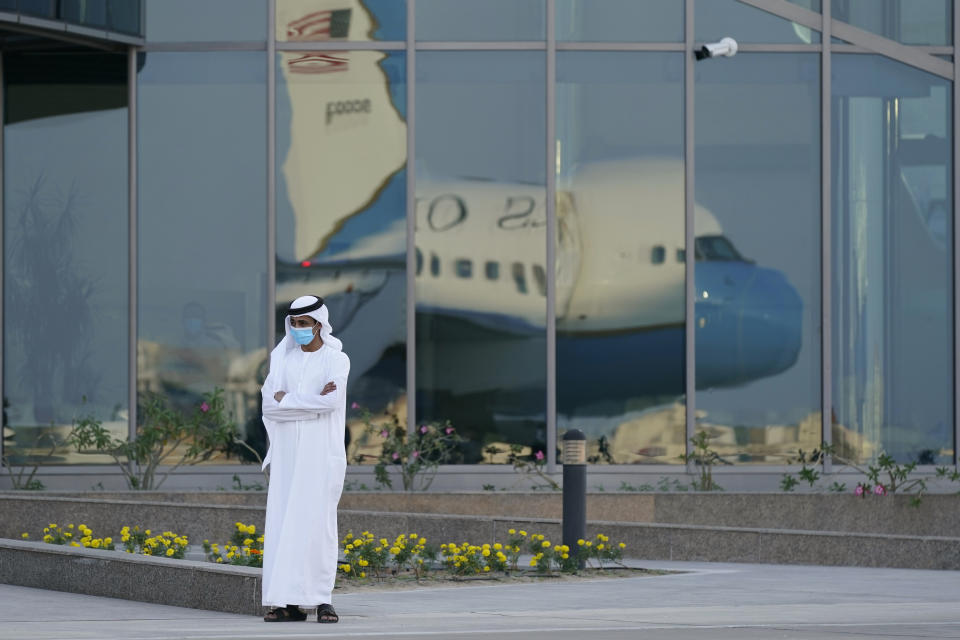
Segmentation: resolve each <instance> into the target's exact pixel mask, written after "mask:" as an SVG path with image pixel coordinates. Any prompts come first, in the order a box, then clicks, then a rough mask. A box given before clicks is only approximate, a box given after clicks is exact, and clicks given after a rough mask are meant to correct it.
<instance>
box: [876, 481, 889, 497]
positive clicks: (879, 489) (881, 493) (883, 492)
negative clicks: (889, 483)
mask: <svg viewBox="0 0 960 640" xmlns="http://www.w3.org/2000/svg"><path fill="white" fill-rule="evenodd" d="M873 492H874V493H875V494H877V495H878V496H885V495H887V490H886V489H884V488H883V485H882V484H878V485H877V486H875V487H874V488H873Z"/></svg>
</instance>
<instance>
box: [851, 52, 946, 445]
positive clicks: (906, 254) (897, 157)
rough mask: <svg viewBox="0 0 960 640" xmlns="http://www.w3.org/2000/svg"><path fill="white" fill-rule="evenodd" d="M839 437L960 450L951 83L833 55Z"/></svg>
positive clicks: (887, 63) (873, 59)
mask: <svg viewBox="0 0 960 640" xmlns="http://www.w3.org/2000/svg"><path fill="white" fill-rule="evenodd" d="M832 83H833V131H834V136H833V151H832V153H833V156H832V157H833V170H834V171H833V185H834V187H833V189H834V190H833V193H834V201H833V313H832V316H833V442H834V444H836V445H837V446H838V447H840V449H841V453H842V454H843V456H844V457H846V458H848V459H853V460H867V459H870V458H872V457H873V456H875V455H877V454H878V453H879V452H880V451H886V452H887V453H889V454H890V455H893V456H895V457H896V458H897V459H898V460H901V461H903V462H907V461H910V460H915V461H918V462H920V463H921V464H930V463H934V462H936V463H941V462H944V463H949V462H950V461H951V460H952V459H953V448H952V447H953V408H952V401H953V395H952V394H953V389H954V386H953V358H952V356H951V354H952V352H953V349H952V348H951V346H952V345H953V314H952V313H951V310H952V309H953V302H952V299H953V298H952V266H951V265H952V248H951V247H952V244H953V243H952V238H953V231H952V228H953V227H952V220H953V215H952V213H953V207H952V202H953V187H952V182H953V167H952V163H951V144H952V140H953V131H952V128H951V118H952V104H951V93H952V90H953V89H952V85H951V83H950V82H948V81H947V80H944V79H942V78H938V77H936V76H933V75H930V74H928V73H925V72H923V71H920V70H918V69H915V68H913V67H908V66H906V65H904V64H901V63H899V62H894V61H892V60H889V59H887V58H883V57H881V56H876V55H839V54H838V55H835V56H834V57H833V78H832Z"/></svg>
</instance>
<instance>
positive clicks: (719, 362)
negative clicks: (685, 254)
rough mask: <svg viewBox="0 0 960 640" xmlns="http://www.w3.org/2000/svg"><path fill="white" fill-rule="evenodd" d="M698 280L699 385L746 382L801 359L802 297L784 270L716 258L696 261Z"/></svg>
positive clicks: (697, 346)
mask: <svg viewBox="0 0 960 640" xmlns="http://www.w3.org/2000/svg"><path fill="white" fill-rule="evenodd" d="M697 281H698V293H697V304H696V316H697V318H696V323H697V324H696V353H697V370H696V378H697V388H698V389H703V388H710V387H728V386H736V385H739V384H745V383H746V382H749V381H750V380H756V379H757V378H762V377H767V376H772V375H776V374H778V373H781V372H783V371H785V370H787V369H788V368H790V367H791V366H792V365H793V364H794V363H795V362H796V361H797V356H798V355H799V353H800V343H801V335H802V331H801V328H802V327H801V325H802V315H803V301H802V300H801V299H800V296H799V295H798V294H797V292H796V290H795V289H794V288H793V287H792V286H791V285H790V283H789V282H787V279H786V277H784V275H783V274H782V273H780V272H779V271H775V270H773V269H764V268H761V267H757V266H755V265H746V264H742V263H740V264H726V265H723V264H717V263H714V264H704V265H703V266H702V267H701V266H700V265H698V268H697ZM701 285H702V286H701Z"/></svg>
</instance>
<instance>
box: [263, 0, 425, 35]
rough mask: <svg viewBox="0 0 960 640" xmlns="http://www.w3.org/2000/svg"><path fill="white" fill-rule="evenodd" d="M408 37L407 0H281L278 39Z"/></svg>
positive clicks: (278, 9) (278, 16) (278, 6)
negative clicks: (332, 0)
mask: <svg viewBox="0 0 960 640" xmlns="http://www.w3.org/2000/svg"><path fill="white" fill-rule="evenodd" d="M406 37H407V3H406V1H405V0H335V1H334V2H330V0H326V1H323V0H321V1H320V2H318V1H317V0H277V41H278V42H322V41H325V40H352V41H354V42H357V41H368V40H405V39H406Z"/></svg>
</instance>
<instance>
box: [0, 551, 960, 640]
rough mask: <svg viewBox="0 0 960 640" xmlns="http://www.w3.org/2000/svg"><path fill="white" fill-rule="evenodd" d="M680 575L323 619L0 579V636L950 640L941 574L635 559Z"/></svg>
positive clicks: (515, 587) (485, 590)
mask: <svg viewBox="0 0 960 640" xmlns="http://www.w3.org/2000/svg"><path fill="white" fill-rule="evenodd" d="M642 565H643V566H645V567H648V568H656V569H675V570H680V571H685V572H686V573H681V574H672V575H665V576H652V577H636V578H623V579H608V578H604V579H596V580H589V581H588V580H582V581H567V582H557V583H551V582H549V581H544V582H540V583H512V584H482V585H478V586H453V587H442V588H437V587H430V588H419V589H409V590H378V591H361V592H354V593H345V594H335V595H334V605H335V606H336V608H337V611H338V612H339V613H340V615H341V621H340V623H339V624H336V625H319V624H317V623H316V622H313V621H311V622H300V623H280V624H268V623H264V622H262V621H261V620H260V619H259V618H256V617H252V616H241V615H234V614H225V613H211V612H207V611H199V610H193V609H180V608H176V607H169V606H163V605H152V604H143V603H137V602H130V601H124V600H112V599H109V598H98V597H93V596H83V595H76V594H69V593H59V592H52V591H42V590H36V589H28V588H24V587H12V586H8V585H0V638H2V639H4V640H89V639H97V640H114V639H121V638H122V639H129V640H161V639H162V640H168V639H174V638H176V639H182V640H227V639H234V638H237V639H239V638H249V639H258V640H259V639H264V640H267V639H273V638H316V637H327V636H338V637H370V638H379V639H384V640H399V639H400V638H404V639H406V638H410V637H425V638H437V639H443V638H451V639H454V638H456V639H464V640H467V639H476V640H484V639H485V638H490V639H493V638H496V637H497V636H503V637H505V638H508V639H509V638H514V637H516V638H518V640H519V638H521V637H522V638H523V640H531V639H535V640H540V639H541V638H542V639H544V640H546V639H547V638H550V639H553V640H557V639H559V640H578V639H580V638H584V639H592V638H598V639H600V640H614V639H618V640H619V639H624V640H625V639H628V638H630V639H633V638H644V639H646V638H657V639H661V638H662V639H670V640H674V639H675V640H681V639H700V638H708V637H709V638H711V639H720V640H726V639H733V638H744V639H754V638H786V639H791V640H793V639H800V638H810V639H814V638H816V639H818V640H820V639H824V638H827V639H832V638H845V639H848V640H849V639H851V638H885V637H896V638H960V607H958V606H957V603H958V600H960V574H958V573H957V572H950V571H921V570H906V569H868V568H867V569H865V568H847V567H810V566H774V565H747V564H706V563H680V562H643V563H642Z"/></svg>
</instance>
